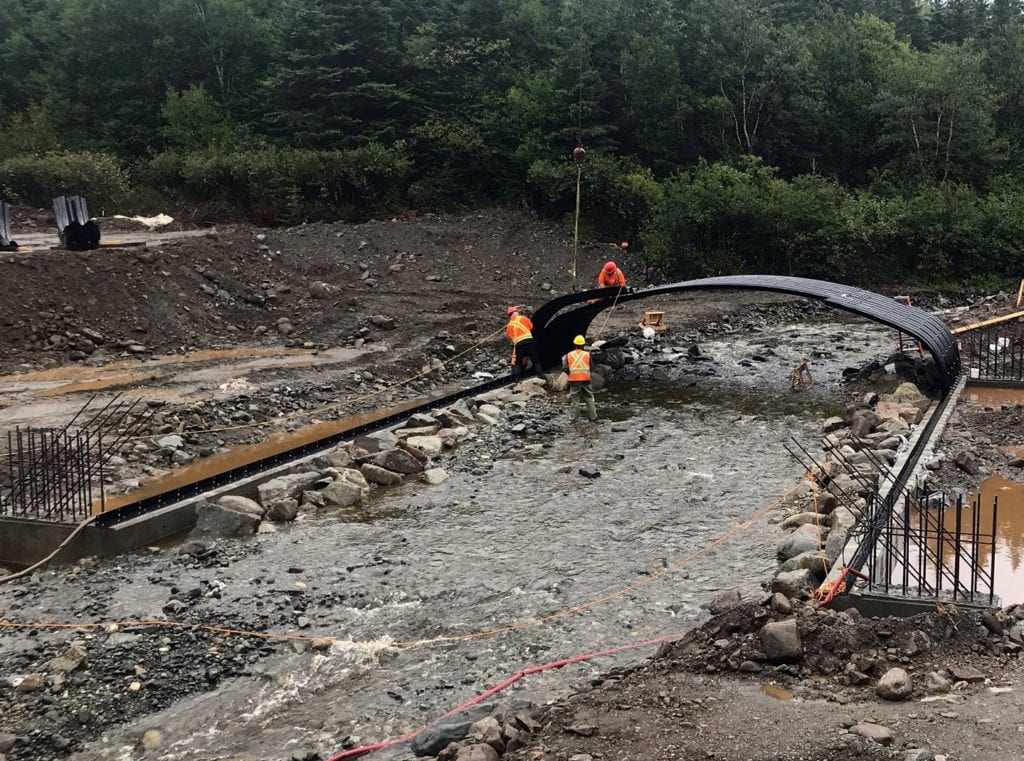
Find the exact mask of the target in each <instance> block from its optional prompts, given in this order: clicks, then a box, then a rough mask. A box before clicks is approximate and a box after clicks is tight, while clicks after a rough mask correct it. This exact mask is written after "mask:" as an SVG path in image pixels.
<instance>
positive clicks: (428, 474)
mask: <svg viewBox="0 0 1024 761" xmlns="http://www.w3.org/2000/svg"><path fill="white" fill-rule="evenodd" d="M423 480H424V481H426V482H427V483H428V484H430V485H431V486H437V485H439V484H443V483H444V482H445V481H447V480H448V472H447V471H446V470H445V469H444V468H430V469H428V470H425V471H423Z"/></svg>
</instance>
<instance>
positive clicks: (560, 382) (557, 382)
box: [546, 373, 569, 394]
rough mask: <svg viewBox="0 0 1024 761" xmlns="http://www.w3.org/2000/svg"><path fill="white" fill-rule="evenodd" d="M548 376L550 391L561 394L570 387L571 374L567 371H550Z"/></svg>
mask: <svg viewBox="0 0 1024 761" xmlns="http://www.w3.org/2000/svg"><path fill="white" fill-rule="evenodd" d="M546 377H547V379H548V389H549V390H550V391H553V392H554V393H556V394H561V393H564V392H565V391H567V390H568V389H569V376H568V375H566V374H565V373H548V374H547V376H546Z"/></svg>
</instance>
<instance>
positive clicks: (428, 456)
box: [165, 378, 546, 536]
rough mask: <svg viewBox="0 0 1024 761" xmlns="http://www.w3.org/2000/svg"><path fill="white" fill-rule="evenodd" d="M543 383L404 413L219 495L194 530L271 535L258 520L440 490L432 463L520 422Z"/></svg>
mask: <svg viewBox="0 0 1024 761" xmlns="http://www.w3.org/2000/svg"><path fill="white" fill-rule="evenodd" d="M545 385H546V381H545V379H543V378H532V379H530V380H529V381H525V382H523V383H520V384H518V385H516V386H515V387H513V388H506V389H498V390H496V391H491V392H488V393H486V394H482V395H480V396H479V397H476V398H474V399H469V400H460V401H458V402H456V403H455V404H453V405H451V406H450V407H446V408H444V409H441V410H437V411H435V412H433V413H430V414H426V413H420V414H416V415H412V416H411V417H409V418H408V419H407V420H406V421H405V422H404V423H402V424H401V425H400V426H398V427H396V428H392V429H390V430H384V431H379V432H376V433H373V434H370V435H367V436H362V437H359V438H356V439H355V440H354V441H351V442H347V443H345V444H343V445H341V446H339V447H337V448H336V449H334V450H333V451H332V452H330V453H328V454H326V455H323V456H321V457H317V458H315V459H313V460H311V461H309V462H307V463H306V464H304V465H300V466H296V468H295V469H294V470H293V471H292V472H290V473H287V474H284V475H279V476H277V477H275V478H272V479H269V480H267V481H264V482H263V483H260V484H258V485H257V486H255V488H254V489H253V488H252V487H246V489H247V491H246V493H244V494H243V493H239V494H234V493H232V494H225V495H223V496H220V497H217V498H216V499H214V500H213V501H208V502H204V503H202V504H200V505H199V506H198V508H197V519H198V520H197V525H196V531H197V533H201V534H208V535H214V536H246V535H251V534H254V533H256V532H257V531H264V530H273V529H265V528H261V523H262V521H264V520H267V521H271V522H274V523H287V522H290V521H293V520H295V519H296V518H298V517H299V516H300V515H301V514H302V513H303V512H308V511H313V510H325V509H345V508H351V507H354V506H357V505H360V504H362V503H364V502H366V501H367V500H368V499H369V498H370V496H371V494H372V493H373V492H374V491H375V490H378V489H381V488H387V487H391V486H395V485H397V484H400V483H402V482H403V481H407V480H410V479H414V478H415V479H419V480H421V481H423V482H425V483H426V484H428V485H438V484H442V483H444V482H445V481H446V480H447V479H448V473H447V472H446V471H445V470H444V469H443V468H441V467H436V466H435V461H437V460H438V459H439V458H441V457H442V456H444V455H445V454H447V453H448V452H451V451H453V450H455V449H456V448H457V447H458V446H459V444H460V442H463V441H466V440H469V439H475V438H477V437H478V435H479V433H478V432H481V431H484V430H486V429H489V428H494V427H496V426H498V425H499V423H502V422H509V421H512V420H517V419H520V413H521V411H522V410H523V409H524V408H526V407H527V406H529V405H530V404H531V400H532V399H533V397H534V396H535V395H537V394H542V393H544V387H545ZM517 427H522V428H523V429H524V431H525V429H526V424H525V423H515V424H514V425H512V429H513V430H514V429H515V428H517ZM170 439H174V441H170ZM180 442H181V437H180V436H168V437H166V442H165V443H167V444H168V446H171V445H179V444H180Z"/></svg>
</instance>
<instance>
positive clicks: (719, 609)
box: [708, 589, 743, 616]
mask: <svg viewBox="0 0 1024 761" xmlns="http://www.w3.org/2000/svg"><path fill="white" fill-rule="evenodd" d="M741 602H743V596H742V595H741V594H740V590H738V589H728V590H726V591H725V592H722V593H721V594H720V595H718V597H716V598H715V599H714V600H712V601H711V604H710V605H708V611H709V612H710V613H711V615H713V616H718V615H721V614H722V613H728V612H729V611H730V610H732V609H733V608H735V607H736V606H737V605H739V604H740V603H741Z"/></svg>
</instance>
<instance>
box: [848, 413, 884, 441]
mask: <svg viewBox="0 0 1024 761" xmlns="http://www.w3.org/2000/svg"><path fill="white" fill-rule="evenodd" d="M881 422H882V419H881V418H880V417H879V416H878V415H876V414H875V413H874V412H872V411H871V410H857V411H856V412H854V413H853V419H852V420H851V421H850V433H851V434H853V435H854V436H856V437H857V438H863V437H865V436H867V435H868V434H869V433H871V432H872V431H873V430H875V426H877V425H878V424H879V423H881Z"/></svg>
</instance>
